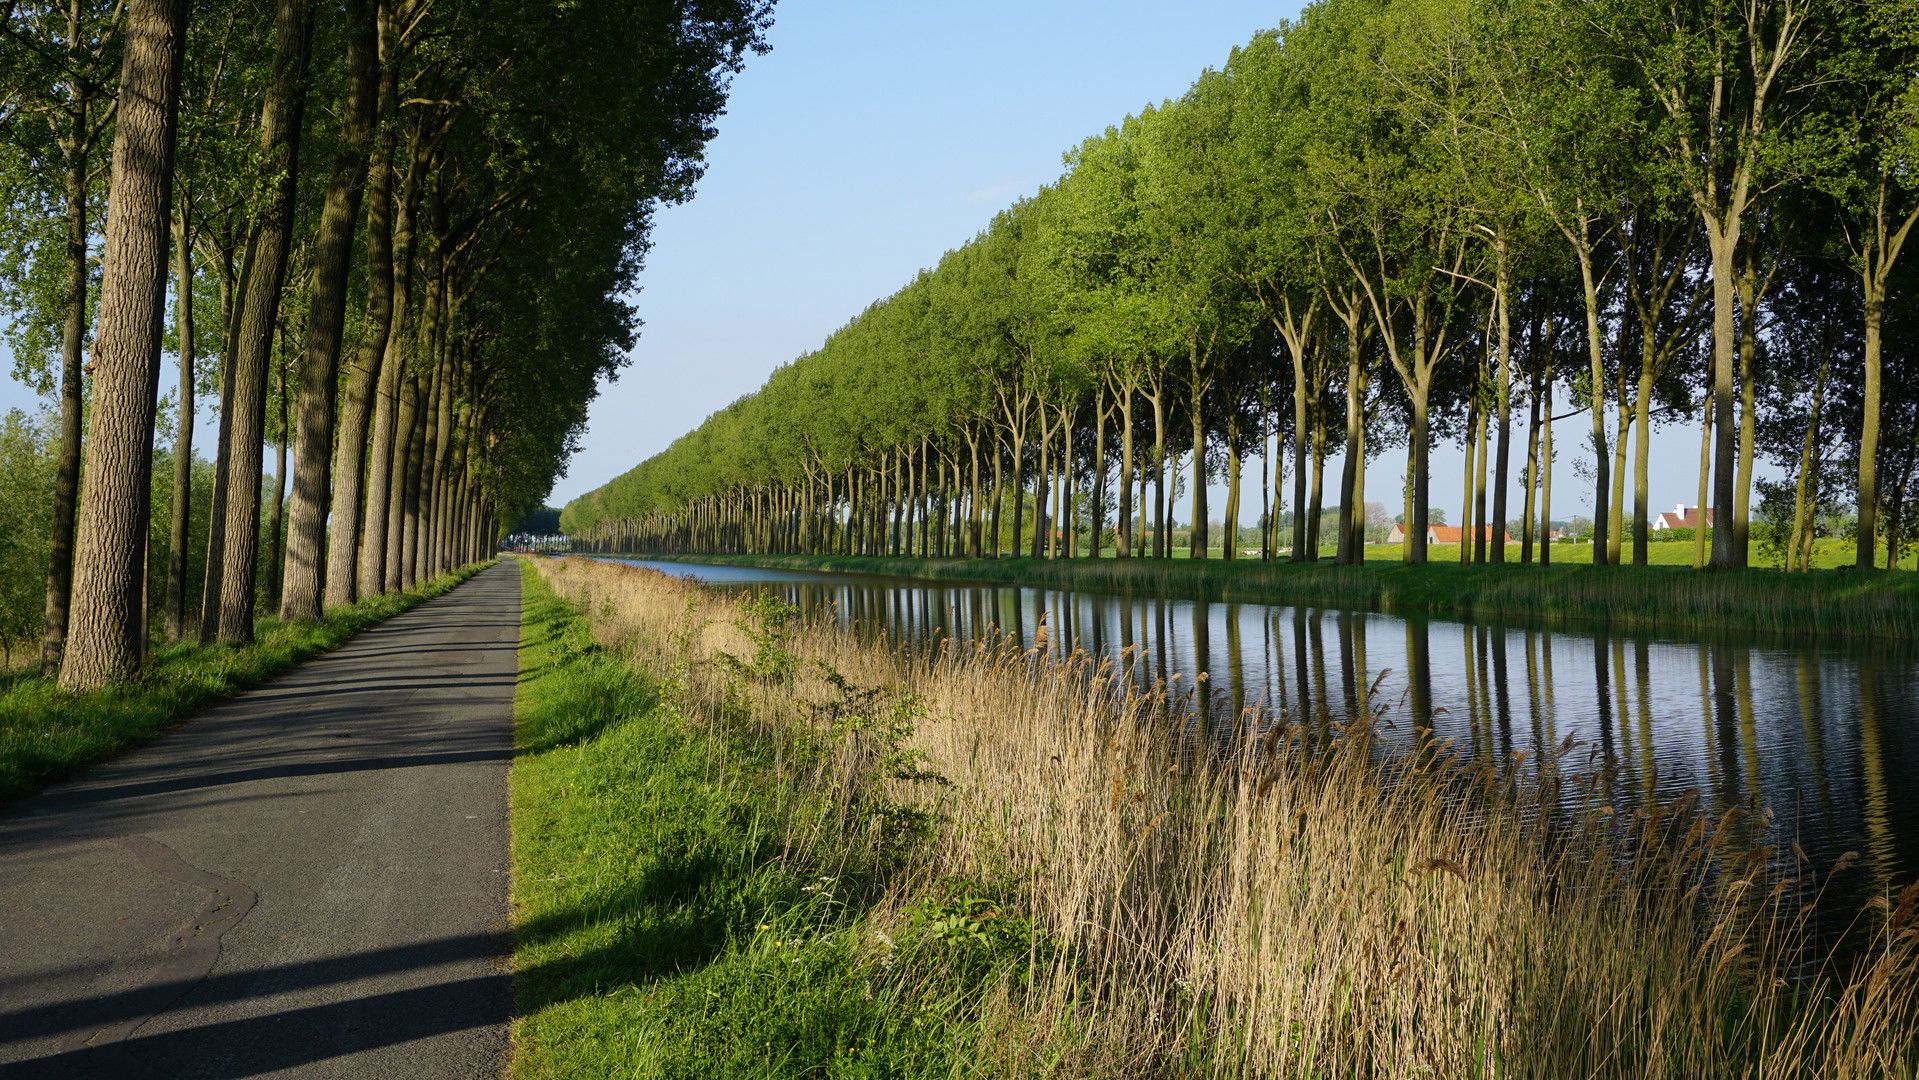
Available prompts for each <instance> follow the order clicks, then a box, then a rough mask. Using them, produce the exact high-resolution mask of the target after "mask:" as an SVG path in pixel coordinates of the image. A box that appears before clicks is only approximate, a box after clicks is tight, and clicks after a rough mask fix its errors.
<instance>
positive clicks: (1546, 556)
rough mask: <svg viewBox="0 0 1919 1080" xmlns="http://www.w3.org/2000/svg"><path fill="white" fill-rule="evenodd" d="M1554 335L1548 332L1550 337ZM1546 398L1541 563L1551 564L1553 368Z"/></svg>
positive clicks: (1542, 437) (1541, 466)
mask: <svg viewBox="0 0 1919 1080" xmlns="http://www.w3.org/2000/svg"><path fill="white" fill-rule="evenodd" d="M1551 336H1552V335H1550V334H1548V335H1547V337H1548V338H1550V337H1551ZM1545 393H1546V399H1545V401H1544V402H1543V403H1542V404H1541V405H1540V409H1539V411H1540V412H1541V413H1542V414H1544V416H1545V418H1546V426H1545V429H1544V430H1542V431H1541V432H1540V433H1539V470H1540V472H1539V565H1541V566H1551V565H1552V562H1553V377H1552V372H1551V369H1550V368H1548V369H1547V374H1546V390H1545Z"/></svg>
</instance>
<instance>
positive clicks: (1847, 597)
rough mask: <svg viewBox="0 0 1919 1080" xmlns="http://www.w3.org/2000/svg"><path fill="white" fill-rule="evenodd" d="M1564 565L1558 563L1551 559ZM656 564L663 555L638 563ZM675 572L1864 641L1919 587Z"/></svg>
mask: <svg viewBox="0 0 1919 1080" xmlns="http://www.w3.org/2000/svg"><path fill="white" fill-rule="evenodd" d="M1555 554H1556V553H1555ZM636 557H638V558H657V557H658V556H636ZM671 558H672V559H674V560H675V561H681V562H693V563H718V564H730V565H743V566H768V567H778V568H782V569H792V570H831V571H840V572H850V573H864V574H891V575H898V576H905V577H915V578H924V579H929V580H936V581H956V582H973V583H980V584H1004V585H1033V586H1042V587H1047V588H1062V589H1089V590H1095V591H1101V592H1112V593H1120V594H1131V595H1151V596H1165V597H1184V598H1188V599H1203V600H1218V601H1229V602H1243V603H1278V604H1305V605H1312V606H1316V607H1338V608H1351V609H1358V610H1367V611H1387V612H1419V613H1424V614H1430V615H1447V616H1457V617H1461V618H1498V619H1507V620H1521V621H1534V622H1539V623H1544V624H1568V625H1586V626H1599V625H1603V626H1613V627H1618V628H1622V629H1627V628H1631V629H1660V630H1674V631H1748V632H1755V633H1763V634H1780V635H1799V634H1818V635H1822V636H1841V637H1862V638H1875V639H1881V640H1890V639H1902V638H1903V639H1909V638H1912V637H1914V636H1915V635H1919V575H1913V574H1907V573H1903V572H1891V573H1885V572H1873V573H1863V574H1862V573H1858V572H1856V571H1852V570H1821V571H1814V572H1812V573H1805V574H1786V573H1781V572H1779V571H1776V570H1761V569H1749V570H1737V571H1712V572H1700V571H1695V570H1692V569H1691V568H1689V567H1683V568H1682V567H1676V566H1651V567H1645V568H1635V567H1598V568H1595V567H1592V566H1577V565H1565V564H1563V563H1555V564H1554V565H1552V566H1550V567H1541V566H1518V565H1507V566H1460V565H1459V564H1458V563H1456V562H1447V561H1442V560H1438V559H1435V561H1434V562H1432V563H1429V564H1428V565H1426V566H1406V565H1404V564H1402V563H1400V562H1399V561H1398V560H1397V559H1393V560H1390V561H1382V560H1374V561H1369V562H1367V563H1366V564H1365V565H1364V566H1335V565H1333V564H1331V563H1330V562H1321V563H1298V564H1295V563H1286V562H1280V563H1272V564H1266V563H1261V562H1259V561H1258V560H1257V559H1253V560H1233V561H1230V562H1229V561H1226V560H1223V559H1205V560H1189V559H1184V558H1178V559H1166V560H1153V559H1061V560H1044V559H1042V560H1034V559H907V558H900V559H891V558H884V559H882V558H861V557H846V556H813V555H780V556H746V555H675V556H672V557H671Z"/></svg>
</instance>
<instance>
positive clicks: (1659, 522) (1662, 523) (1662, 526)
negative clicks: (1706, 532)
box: [1652, 503, 1712, 532]
mask: <svg viewBox="0 0 1919 1080" xmlns="http://www.w3.org/2000/svg"><path fill="white" fill-rule="evenodd" d="M1698 527H1699V508H1698V507H1697V506H1687V505H1686V504H1685V503H1680V504H1678V505H1676V506H1674V507H1673V508H1672V510H1671V511H1670V512H1668V513H1663V514H1660V515H1659V516H1658V517H1656V518H1653V519H1652V531H1653V532H1663V531H1665V530H1667V529H1696V528H1698ZM1706 528H1708V529H1710V528H1712V508H1711V507H1707V508H1706Z"/></svg>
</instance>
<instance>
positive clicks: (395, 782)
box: [0, 563, 520, 1080]
mask: <svg viewBox="0 0 1919 1080" xmlns="http://www.w3.org/2000/svg"><path fill="white" fill-rule="evenodd" d="M519 636H520V571H519V567H518V566H517V565H516V564H513V563H505V564H502V565H499V566H495V567H493V568H491V569H489V570H486V571H484V572H483V573H481V574H479V575H477V576H476V577H474V578H473V579H472V580H470V581H468V582H467V583H465V584H464V585H461V586H460V587H459V588H457V589H454V590H453V591H452V592H450V593H448V594H446V595H445V596H442V597H440V598H439V599H436V600H432V601H429V602H427V603H424V604H421V605H420V606H419V607H416V608H414V609H413V610H411V611H408V612H406V613H404V614H401V615H398V616H395V617H394V618H392V619H390V620H388V621H387V622H385V623H382V624H380V625H379V626H376V627H373V628H371V629H369V630H366V631H364V632H363V633H361V634H359V635H358V636H356V637H354V638H353V639H352V640H350V641H348V642H347V643H346V644H345V645H343V646H341V647H340V648H339V649H337V650H335V651H334V652H331V653H328V654H326V655H324V656H321V657H318V658H316V659H314V660H312V661H309V662H308V663H305V664H302V665H300V666H299V667H296V668H294V669H293V670H291V671H289V672H287V673H286V674H284V675H282V676H280V677H279V678H278V679H275V680H273V681H272V682H270V683H267V684H266V685H264V686H262V687H260V688H259V689H256V690H254V691H252V692H250V693H248V694H246V695H244V696H242V697H238V698H235V699H233V700H232V701H228V702H225V703H223V704H221V705H218V706H216V707H214V708H212V709H208V710H207V711H205V712H203V713H201V714H200V715H198V716H196V717H194V718H193V720H192V721H191V722H190V723H188V724H185V725H183V726H182V727H180V728H179V729H178V730H176V731H174V732H172V733H171V734H169V735H167V736H165V737H164V738H161V739H158V740H156V741H154V742H153V743H151V744H149V745H147V746H146V747H143V748H141V749H139V750H135V751H133V752H131V753H128V754H126V755H124V756H122V757H119V758H117V759H115V760H113V761H110V762H108V763H107V764H105V765H102V766H100V767H98V768H96V769H93V770H92V771H90V772H87V773H85V774H83V775H81V776H80V777H78V778H76V779H74V780H72V781H69V782H67V783H64V784H60V785H57V786H55V787H52V788H49V789H48V790H46V791H44V792H42V793H41V794H39V795H36V796H34V797H32V798H29V799H24V800H22V801H21V802H19V803H18V804H16V805H15V806H13V807H11V808H10V809H8V810H7V811H5V812H4V813H0V1080H12V1078H15V1077H29V1076H31V1077H60V1078H62V1080H67V1078H76V1080H77V1078H82V1077H88V1078H91V1077H153V1078H156V1080H158V1078H172V1077H206V1078H214V1080H225V1078H235V1077H251V1076H288V1077H356V1078H357V1077H365V1078H369V1080H371V1078H414V1077H461V1078H470V1077H489V1076H494V1075H497V1074H498V1073H499V1072H500V1071H501V1069H502V1068H503V1066H504V1065H505V1062H506V1054H507V1016H508V1010H509V1009H510V1007H511V1005H512V985H511V977H510V976H509V974H508V971H507V967H506V958H507V955H508V944H509V938H508V931H507V867H508V864H507V820H506V794H507V766H508V763H509V762H510V760H511V756H512V745H513V744H512V730H513V688H514V684H515V681H516V679H517V674H518V666H517V660H516V656H515V652H516V649H517V647H518V645H519Z"/></svg>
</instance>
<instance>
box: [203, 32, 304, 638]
mask: <svg viewBox="0 0 1919 1080" xmlns="http://www.w3.org/2000/svg"><path fill="white" fill-rule="evenodd" d="M274 33H275V38H276V48H275V55H274V59H273V78H272V82H271V84H270V85H269V87H268V91H267V100H266V105H265V107H264V108H263V110H262V114H261V118H260V158H261V169H262V173H261V175H262V176H273V175H274V174H275V173H276V172H277V173H278V182H277V183H275V184H274V185H273V188H272V191H271V193H270V194H269V195H268V197H267V200H266V203H265V205H263V206H262V207H261V208H260V216H259V218H258V220H257V221H256V222H255V225H254V241H255V249H254V253H253V258H252V259H250V260H248V261H249V263H250V266H249V268H248V270H249V272H248V273H247V274H246V276H245V277H244V278H243V279H242V280H241V282H240V291H241V297H240V322H239V332H238V333H237V334H236V335H235V341H234V365H233V372H234V374H233V399H232V401H231V403H230V407H231V408H232V411H233V423H232V426H231V428H230V432H231V436H232V440H231V441H232V445H231V447H230V452H229V456H228V458H227V505H226V537H225V539H226V544H225V549H224V551H223V552H222V559H221V561H222V563H223V564H224V566H223V568H222V570H221V573H220V607H219V626H218V629H217V630H216V633H217V635H218V637H219V639H220V640H222V641H252V640H253V605H254V587H255V575H256V574H257V572H258V567H259V562H258V556H259V542H260V454H259V449H260V445H261V443H262V441H263V440H262V435H263V434H264V432H263V430H262V429H263V428H264V427H265V426H266V417H265V409H266V396H267V395H266V389H267V365H268V363H269V361H270V360H271V358H272V352H273V338H274V331H275V329H276V324H277V322H278V318H279V310H280V293H281V287H282V285H283V284H284V283H285V281H286V267H287V254H288V251H289V248H290V246H291V240H292V237H293V217H294V213H295V210H296V206H295V199H296V198H297V195H298V190H299V188H298V185H299V161H300V128H301V115H302V113H303V112H304V110H305V105H306V82H307V80H306V68H307V55H308V52H309V48H310V46H311V44H312V39H313V17H312V9H311V8H310V7H309V6H308V3H307V0H279V11H278V15H277V18H276V24H275V31H274Z"/></svg>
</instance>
